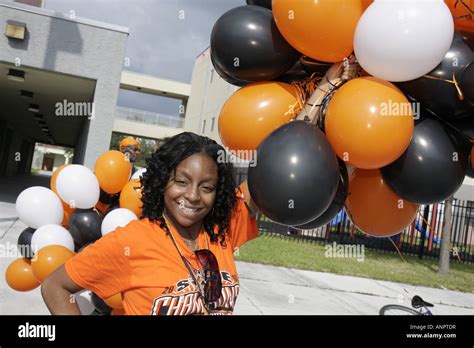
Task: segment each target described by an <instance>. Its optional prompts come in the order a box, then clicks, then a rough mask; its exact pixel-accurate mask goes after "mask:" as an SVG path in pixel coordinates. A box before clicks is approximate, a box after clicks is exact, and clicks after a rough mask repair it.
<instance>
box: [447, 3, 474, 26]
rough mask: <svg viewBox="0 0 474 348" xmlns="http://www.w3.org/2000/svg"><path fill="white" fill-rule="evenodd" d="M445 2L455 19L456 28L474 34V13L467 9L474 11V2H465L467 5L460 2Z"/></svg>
mask: <svg viewBox="0 0 474 348" xmlns="http://www.w3.org/2000/svg"><path fill="white" fill-rule="evenodd" d="M445 2H446V5H448V7H449V9H450V11H451V13H452V15H453V18H454V19H455V20H454V28H456V29H457V30H466V31H470V32H474V13H471V11H469V9H468V8H467V7H469V8H470V9H471V10H472V11H474V0H464V4H465V5H464V4H463V3H462V2H461V1H459V0H445ZM466 6H467V7H466ZM459 17H462V18H459ZM456 18H457V19H456Z"/></svg>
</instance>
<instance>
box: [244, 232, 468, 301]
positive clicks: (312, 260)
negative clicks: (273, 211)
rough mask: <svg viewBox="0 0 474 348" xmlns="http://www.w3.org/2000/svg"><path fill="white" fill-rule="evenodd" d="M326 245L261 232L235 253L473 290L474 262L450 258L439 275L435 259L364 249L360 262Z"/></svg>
mask: <svg viewBox="0 0 474 348" xmlns="http://www.w3.org/2000/svg"><path fill="white" fill-rule="evenodd" d="M325 252H326V249H325V245H324V244H321V243H316V242H312V241H303V240H297V239H294V238H291V237H285V236H280V235H270V234H267V233H263V234H261V235H260V237H259V238H257V239H256V240H252V241H250V242H248V243H247V244H245V245H244V246H242V247H241V248H240V249H239V250H238V252H236V256H235V259H236V260H239V261H246V262H254V263H261V264H267V265H273V266H282V267H290V268H298V269H305V270H310V271H319V272H330V273H336V274H343V275H351V276H356V277H366V278H372V279H380V280H388V281H393V282H400V283H406V284H413V285H424V286H429V287H433V288H446V289H450V290H458V291H464V292H471V293H472V292H474V265H468V264H460V263H457V262H454V261H451V264H450V266H451V270H450V272H449V274H447V275H440V274H438V260H434V259H422V260H420V259H418V258H417V257H415V256H408V255H403V253H402V255H403V258H404V260H405V261H403V260H402V259H401V258H400V256H399V255H398V254H397V253H383V252H381V251H376V250H369V249H365V250H364V258H363V261H357V259H356V258H335V257H326V256H325Z"/></svg>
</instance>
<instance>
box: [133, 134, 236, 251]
mask: <svg viewBox="0 0 474 348" xmlns="http://www.w3.org/2000/svg"><path fill="white" fill-rule="evenodd" d="M197 153H204V154H206V155H208V156H209V157H211V158H212V159H213V160H214V161H215V162H216V164H217V167H218V183H217V187H216V200H215V203H214V207H213V210H211V212H210V213H209V214H208V215H207V216H206V217H205V218H204V224H203V225H204V230H205V231H206V232H207V233H208V234H209V236H210V239H211V242H212V243H215V242H217V241H218V238H219V236H220V240H221V241H220V242H221V245H222V246H225V245H226V243H225V237H226V234H227V233H228V232H229V226H230V217H231V213H232V209H233V208H234V206H235V205H236V203H237V196H236V193H235V190H236V184H235V181H234V179H233V174H232V172H233V166H232V164H231V163H229V162H228V161H227V160H226V159H227V154H226V152H225V149H224V148H223V147H222V146H220V145H219V144H217V143H216V142H215V141H214V140H212V139H209V138H207V137H203V136H199V135H197V134H194V133H190V132H184V133H181V134H178V135H175V136H173V137H171V138H167V139H165V142H164V143H163V144H162V145H161V146H160V147H159V149H158V150H157V151H156V152H155V153H154V154H153V155H152V156H151V157H150V158H148V159H147V160H146V163H147V169H146V172H145V173H144V174H143V176H142V178H141V184H142V186H143V193H142V202H143V213H142V218H148V219H149V220H150V221H158V222H159V223H160V226H161V227H162V228H163V229H164V230H165V231H167V233H169V229H168V226H167V225H166V222H165V219H164V218H163V212H164V209H165V199H164V192H165V188H166V186H167V184H168V181H169V179H170V176H171V174H173V175H174V174H175V170H176V167H177V166H178V165H179V164H180V163H181V162H182V161H183V160H185V159H186V158H188V157H190V156H192V155H194V154H197ZM216 225H218V226H219V230H218V233H217V234H216V233H214V227H215V226H216Z"/></svg>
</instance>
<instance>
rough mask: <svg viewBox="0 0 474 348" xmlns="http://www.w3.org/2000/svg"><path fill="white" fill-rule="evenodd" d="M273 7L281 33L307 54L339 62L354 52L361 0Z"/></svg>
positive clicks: (281, 2) (284, 1) (282, 2)
mask: <svg viewBox="0 0 474 348" xmlns="http://www.w3.org/2000/svg"><path fill="white" fill-rule="evenodd" d="M272 8H273V17H274V18H275V22H276V24H277V26H278V29H279V30H280V32H281V34H282V35H283V36H284V38H285V39H286V41H288V42H289V43H290V45H292V46H293V47H294V48H295V49H297V50H298V51H300V52H301V53H303V54H304V55H306V56H308V57H311V58H313V59H316V60H320V61H323V62H338V61H341V60H343V59H344V58H346V57H348V56H349V55H350V54H351V53H352V51H353V50H354V46H353V41H354V33H355V29H356V26H357V23H358V22H359V19H360V17H361V16H362V14H363V12H364V7H363V4H362V1H361V0H318V1H314V0H298V1H295V0H273V3H272Z"/></svg>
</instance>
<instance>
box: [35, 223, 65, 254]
mask: <svg viewBox="0 0 474 348" xmlns="http://www.w3.org/2000/svg"><path fill="white" fill-rule="evenodd" d="M48 245H62V246H63V247H65V248H68V249H69V250H71V251H74V240H73V239H72V236H71V234H70V233H69V231H68V230H66V229H65V228H64V227H62V226H59V225H44V226H41V227H40V228H38V229H37V230H36V231H35V233H33V236H32V237H31V250H33V253H35V254H36V252H37V251H38V250H40V249H41V248H43V247H45V246H48Z"/></svg>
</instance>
